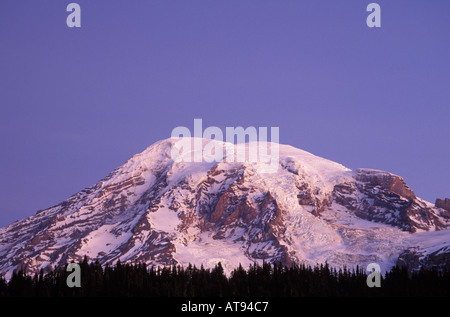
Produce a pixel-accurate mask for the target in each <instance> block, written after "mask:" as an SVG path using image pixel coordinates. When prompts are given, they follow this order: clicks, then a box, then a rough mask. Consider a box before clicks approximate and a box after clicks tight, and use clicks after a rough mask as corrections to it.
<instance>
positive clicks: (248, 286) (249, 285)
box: [0, 259, 450, 297]
mask: <svg viewBox="0 0 450 317" xmlns="http://www.w3.org/2000/svg"><path fill="white" fill-rule="evenodd" d="M80 267H81V287H79V288H77V287H74V288H69V287H68V286H67V284H66V279H67V276H68V275H69V274H70V272H66V270H65V268H56V269H53V270H52V271H50V272H48V273H46V274H44V272H43V271H41V272H39V273H38V274H36V275H34V276H29V275H25V274H24V273H23V272H15V273H14V274H13V275H12V277H11V279H10V280H9V281H8V282H7V281H6V280H5V279H4V278H0V296H3V297H4V296H13V297H23V296H39V297H91V296H120V297H303V296H333V297H337V296H345V297H349V296H350V297H354V296H358V297H360V296H446V297H448V296H449V295H450V273H449V272H438V271H434V270H421V271H419V272H416V273H414V274H412V275H411V274H408V271H407V270H406V269H405V268H400V267H394V268H392V269H391V271H389V272H388V273H386V274H385V275H384V276H382V278H381V287H379V288H369V287H368V286H367V284H366V279H367V274H366V273H365V272H364V271H363V270H362V269H360V268H356V269H354V270H347V269H339V270H336V269H333V268H330V267H329V266H328V265H327V264H325V265H319V266H315V267H311V266H305V265H299V266H291V267H286V266H283V265H281V264H268V263H265V264H263V265H262V266H261V265H257V264H254V265H251V266H250V267H248V268H247V269H244V268H243V267H242V266H239V267H238V268H236V269H235V270H234V271H233V272H232V273H231V275H230V276H228V277H227V276H226V275H225V274H224V270H223V267H222V265H221V264H220V263H218V264H217V265H216V266H215V267H214V268H213V269H205V268H204V267H203V266H201V267H200V268H198V267H196V266H193V265H189V266H187V267H181V266H176V265H174V266H170V267H148V266H146V265H145V264H144V263H138V264H123V263H120V262H118V263H117V264H116V265H115V266H106V267H102V266H101V265H100V264H99V263H98V262H94V263H88V261H87V259H84V261H83V262H81V263H80Z"/></svg>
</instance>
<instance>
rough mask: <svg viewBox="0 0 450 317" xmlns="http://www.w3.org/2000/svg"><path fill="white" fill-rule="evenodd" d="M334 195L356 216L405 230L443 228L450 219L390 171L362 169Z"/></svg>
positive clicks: (338, 201) (339, 187)
mask: <svg viewBox="0 0 450 317" xmlns="http://www.w3.org/2000/svg"><path fill="white" fill-rule="evenodd" d="M333 195H334V200H335V201H336V202H337V203H338V204H340V205H342V206H345V207H346V208H348V210H350V211H352V212H354V214H355V215H356V216H358V217H360V218H362V219H366V220H369V221H375V222H381V223H386V224H389V225H392V226H396V227H398V228H400V229H402V230H404V231H409V232H416V231H417V230H426V231H428V230H430V229H434V228H435V229H436V230H442V229H445V228H447V226H448V219H450V217H449V215H442V214H441V213H439V212H437V211H436V210H435V208H433V207H432V206H431V205H430V204H429V203H427V202H425V201H423V200H421V199H418V198H417V197H416V196H415V194H414V192H413V191H412V190H411V189H410V188H409V187H408V186H407V185H406V184H405V182H404V180H403V178H401V177H399V176H396V175H393V174H391V173H388V172H383V171H377V170H369V169H358V170H357V171H356V175H355V177H354V180H350V181H349V182H346V183H341V184H337V185H336V186H335V187H334V192H333Z"/></svg>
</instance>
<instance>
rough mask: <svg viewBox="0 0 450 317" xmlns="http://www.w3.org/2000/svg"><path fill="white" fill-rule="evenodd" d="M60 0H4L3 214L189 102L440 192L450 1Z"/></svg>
mask: <svg viewBox="0 0 450 317" xmlns="http://www.w3.org/2000/svg"><path fill="white" fill-rule="evenodd" d="M75 1H76V0H75ZM69 2H70V1H64V0H45V1H42V0H39V1H36V0H27V1H24V0H1V1H0V107H1V115H0V148H1V155H0V166H1V170H0V225H1V226H4V225H7V224H9V223H10V222H12V221H14V220H17V219H21V218H24V217H26V216H29V215H32V214H34V213H35V212H36V211H37V210H39V209H44V208H47V207H50V206H51V205H55V204H57V203H59V202H61V201H63V200H65V199H66V198H68V197H69V196H70V195H72V194H74V193H76V192H78V191H79V190H81V189H83V188H85V187H88V186H91V185H93V184H94V183H96V182H97V181H98V180H100V179H101V178H103V177H105V176H106V175H107V174H109V172H111V171H112V170H113V169H114V168H116V167H118V166H120V165H121V164H123V163H124V162H125V161H126V160H127V159H128V158H130V157H131V156H132V155H133V154H135V153H138V152H141V151H142V150H144V149H145V148H146V147H147V146H149V145H151V144H152V143H154V142H156V141H158V140H160V139H165V138H167V137H169V136H170V133H171V131H172V129H173V128H175V127H176V126H187V127H190V128H191V129H193V119H194V118H202V119H203V124H204V126H219V127H226V126H233V127H235V126H244V127H247V126H256V127H260V126H263V127H272V126H277V127H280V142H281V143H284V144H290V145H293V146H295V147H298V148H301V149H304V150H306V151H309V152H311V153H313V154H316V155H319V156H322V157H325V158H328V159H331V160H334V161H337V162H339V163H342V164H344V165H345V166H347V167H349V168H352V169H356V168H358V167H368V168H375V169H381V170H386V171H390V172H392V173H395V174H398V175H401V176H403V177H404V178H405V180H406V181H407V183H408V184H409V185H410V186H411V188H412V189H413V190H414V191H415V192H416V194H417V195H418V196H419V197H422V198H424V199H427V200H429V201H431V202H434V200H435V198H436V197H442V198H443V197H450V168H449V162H450V1H448V0H433V1H429V0H389V1H387V0H384V1H381V0H379V1H376V2H377V3H379V4H380V6H381V10H382V13H381V23H382V27H381V28H378V29H370V28H368V27H367V25H366V17H367V15H368V13H367V12H366V7H367V5H368V4H369V3H370V2H372V1H369V0H341V1H336V0H305V1H304V0H282V1H281V0H270V1H268V0H208V1H206V0H202V1H200V0H160V1H153V0H145V1H144V0H120V1H116V0H109V1H105V0H94V1H93V0H78V1H76V2H77V3H79V4H80V6H81V24H82V26H81V28H78V29H76V28H73V29H70V28H68V27H67V25H66V17H67V15H68V13H67V12H66V6H67V4H69Z"/></svg>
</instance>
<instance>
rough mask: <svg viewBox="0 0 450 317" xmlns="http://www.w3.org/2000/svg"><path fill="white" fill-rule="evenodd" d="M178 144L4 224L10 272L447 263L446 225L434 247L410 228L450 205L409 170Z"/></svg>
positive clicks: (3, 253)
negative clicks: (88, 263)
mask: <svg viewBox="0 0 450 317" xmlns="http://www.w3.org/2000/svg"><path fill="white" fill-rule="evenodd" d="M173 144H174V141H173V140H171V139H169V140H164V141H161V142H158V143H156V144H154V145H153V146H151V147H149V148H148V149H147V150H145V151H144V152H143V153H141V154H138V155H135V156H134V157H133V158H131V159H130V160H129V161H128V162H126V163H125V164H124V165H123V166H121V167H119V168H118V169H116V170H115V171H113V173H111V174H110V175H109V176H108V177H106V178H105V179H103V180H101V181H100V182H98V183H97V184H95V185H94V186H92V187H90V188H87V189H85V190H83V191H81V192H79V193H77V194H75V195H73V196H72V197H70V198H69V199H67V200H66V201H64V202H63V203H61V204H59V205H56V206H53V207H51V208H48V209H45V210H41V211H39V212H37V213H36V214H35V215H34V216H31V217H29V218H27V219H24V220H21V221H17V222H15V223H13V224H11V225H10V226H8V227H6V228H0V273H5V274H7V277H8V274H9V276H10V275H11V273H12V271H13V270H15V269H23V270H25V271H26V272H28V273H35V272H36V271H38V270H40V269H41V268H43V269H48V268H50V266H55V265H63V264H65V263H67V262H68V261H71V260H76V261H79V260H81V259H82V258H83V257H84V256H85V255H86V256H87V257H88V258H89V259H91V260H94V259H97V260H99V261H100V263H102V264H111V263H115V262H116V261H117V260H119V259H120V261H122V262H135V261H143V262H146V263H147V264H149V265H170V264H174V263H180V264H183V265H187V264H188V263H193V264H197V265H200V264H204V265H205V266H213V265H214V264H216V263H217V262H218V261H221V262H222V264H223V265H224V267H225V269H226V270H231V269H233V268H234V267H236V266H237V265H239V263H241V264H243V265H244V266H245V265H248V264H250V263H252V262H254V261H263V260H264V261H267V262H274V261H277V262H282V263H284V264H286V265H290V264H292V263H306V264H311V265H314V264H316V263H321V262H325V261H327V262H328V263H329V264H331V265H335V266H343V265H346V266H353V265H355V266H356V265H359V266H361V267H362V266H364V265H367V264H368V263H371V262H380V264H383V265H384V267H385V268H388V267H389V266H390V265H392V264H394V263H395V261H396V260H397V258H398V257H399V255H400V258H398V261H400V262H401V261H403V262H404V263H408V265H410V266H411V267H419V266H423V265H425V266H434V265H441V264H442V265H443V266H446V265H447V263H448V257H447V254H448V253H449V252H450V251H449V248H446V247H447V246H448V245H449V243H450V238H449V237H448V235H447V236H446V235H445V233H446V232H447V231H445V232H443V235H442V236H439V241H440V243H441V242H442V243H441V244H439V248H438V249H436V248H435V247H434V246H433V249H432V250H431V251H430V250H429V249H427V248H426V247H423V246H422V244H421V242H420V241H419V242H417V241H416V240H411V239H412V238H411V237H412V236H413V235H411V234H410V233H414V232H417V231H435V232H437V231H439V230H443V229H446V228H447V227H448V226H449V225H450V212H447V211H445V208H444V209H442V208H443V207H439V208H438V206H436V207H435V206H434V205H432V204H430V203H428V202H425V201H423V200H421V199H420V198H418V197H416V196H415V194H414V192H413V191H412V190H411V189H410V188H409V187H408V186H407V185H406V184H405V182H404V180H403V179H402V178H401V177H399V176H396V175H393V174H390V173H387V172H382V171H376V170H369V169H358V170H357V171H355V172H353V171H351V170H349V169H347V168H345V167H344V166H342V165H340V164H337V163H334V162H331V161H328V160H325V159H322V158H319V157H316V156H314V155H312V154H310V153H307V152H304V151H302V150H299V149H295V148H292V147H289V146H280V160H279V169H278V172H277V173H272V174H267V173H264V172H262V171H261V169H260V166H259V165H258V164H253V163H248V162H244V163H236V162H232V163H227V162H222V163H215V162H212V163H205V162H203V163H194V162H192V163H186V162H177V163H176V162H174V161H173V160H172V159H171V157H170V151H171V148H172V146H173ZM446 201H447V200H446ZM446 201H445V202H443V203H441V202H439V203H438V202H437V203H436V205H438V204H439V206H446V204H447V202H446ZM440 208H441V209H440ZM368 223H369V224H370V226H368ZM430 233H433V232H430ZM405 250H406V251H405ZM411 250H412V251H411ZM439 250H440V251H439ZM413 251H414V252H415V253H413ZM408 252H409V253H408ZM433 252H434V253H433ZM416 253H417V254H419V253H420V254H421V255H423V254H426V255H427V258H423V257H421V258H416V257H415V254H416ZM383 261H384V262H383Z"/></svg>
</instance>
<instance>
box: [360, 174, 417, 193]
mask: <svg viewBox="0 0 450 317" xmlns="http://www.w3.org/2000/svg"><path fill="white" fill-rule="evenodd" d="M355 178H356V180H357V181H359V182H361V183H362V184H364V186H365V187H367V188H369V189H380V190H384V191H386V192H390V193H393V194H396V195H399V196H401V197H404V198H406V199H408V200H413V199H415V198H416V195H415V194H414V192H413V191H412V190H411V189H410V188H409V187H408V186H407V185H406V183H405V181H404V180H403V178H401V177H400V176H397V175H394V174H391V173H388V172H383V171H378V170H371V169H365V168H359V169H357V170H356V177H355Z"/></svg>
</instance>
